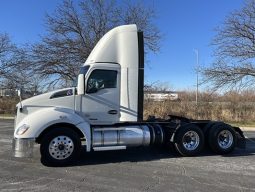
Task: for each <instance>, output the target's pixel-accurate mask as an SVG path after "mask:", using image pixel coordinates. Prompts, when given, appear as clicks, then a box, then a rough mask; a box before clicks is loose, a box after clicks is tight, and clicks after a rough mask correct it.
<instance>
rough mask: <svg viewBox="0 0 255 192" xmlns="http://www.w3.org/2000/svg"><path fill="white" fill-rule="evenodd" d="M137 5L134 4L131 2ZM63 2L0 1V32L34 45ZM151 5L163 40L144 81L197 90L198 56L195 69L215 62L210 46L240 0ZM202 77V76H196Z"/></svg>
mask: <svg viewBox="0 0 255 192" xmlns="http://www.w3.org/2000/svg"><path fill="white" fill-rule="evenodd" d="M133 1H135V0H133ZM61 2H62V0H1V1H0V33H3V32H6V33H8V34H9V35H10V37H11V39H12V41H13V42H14V43H16V44H18V45H24V44H26V43H33V42H36V41H39V40H40V35H41V36H42V35H43V34H46V32H47V31H46V27H45V14H46V13H49V14H51V13H53V12H54V10H55V8H56V6H57V5H59V4H61ZM145 2H146V4H147V2H148V4H149V5H151V6H153V8H154V9H155V10H156V13H157V18H156V19H155V21H154V23H155V24H156V25H157V26H158V28H159V29H160V31H161V33H162V34H163V39H162V41H161V43H160V52H159V53H157V54H153V53H149V55H148V58H147V60H146V64H145V67H146V69H145V83H147V84H153V83H155V82H161V83H165V84H167V85H169V87H170V89H171V90H175V91H180V90H184V89H185V90H193V89H195V87H196V72H195V68H196V62H197V61H196V53H195V51H194V50H195V49H197V50H198V51H199V65H200V66H209V65H210V64H211V63H212V62H213V57H212V52H213V47H212V46H211V45H210V43H211V41H212V39H213V37H214V36H215V35H216V32H215V28H216V27H217V26H220V25H221V24H222V23H223V22H224V19H225V18H226V16H227V15H229V13H230V12H232V11H234V10H237V9H240V7H242V5H243V3H244V0H150V1H149V0H147V1H146V0H145ZM199 76H200V75H199Z"/></svg>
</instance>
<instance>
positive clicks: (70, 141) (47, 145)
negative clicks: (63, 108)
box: [40, 127, 81, 166]
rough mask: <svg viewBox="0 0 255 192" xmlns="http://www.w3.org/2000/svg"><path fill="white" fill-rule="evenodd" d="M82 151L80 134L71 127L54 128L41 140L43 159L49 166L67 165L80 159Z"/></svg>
mask: <svg viewBox="0 0 255 192" xmlns="http://www.w3.org/2000/svg"><path fill="white" fill-rule="evenodd" d="M80 151H81V140H80V137H79V135H78V134H77V133H76V132H75V131H73V130H72V129H70V128H65V127H63V128H60V127H58V128H54V129H53V130H51V131H49V132H48V133H46V134H45V135H44V137H43V138H42V141H41V146H40V152H41V160H42V163H43V164H44V165H47V166H65V165H69V164H71V163H72V162H74V161H75V160H77V159H78V157H79V155H80Z"/></svg>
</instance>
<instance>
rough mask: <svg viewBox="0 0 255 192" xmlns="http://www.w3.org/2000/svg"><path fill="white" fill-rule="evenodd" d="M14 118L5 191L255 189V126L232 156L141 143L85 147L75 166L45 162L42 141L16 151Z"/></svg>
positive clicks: (0, 176)
mask: <svg viewBox="0 0 255 192" xmlns="http://www.w3.org/2000/svg"><path fill="white" fill-rule="evenodd" d="M12 135H13V121H12V120H1V121H0V191H1V192H2V191H56V192H58V191H111V192H114V191H118V192H122V191H160V192H164V191H166V192H168V191H188V192H190V191H203V192H204V191H206V192H216V191H224V192H228V191H229V192H234V191H255V131H248V132H245V135H246V137H247V148H246V149H245V150H242V149H236V150H235V151H234V152H233V153H231V154H229V155H227V156H220V155H215V154H213V153H211V152H204V153H203V154H202V155H201V156H199V157H180V156H179V155H178V154H176V153H175V152H174V151H170V150H169V151H167V150H165V149H164V150H163V149H160V150H159V149H150V148H136V149H129V150H127V151H110V152H93V153H87V154H86V153H83V155H82V156H81V158H80V160H79V161H78V162H77V163H76V164H74V165H73V166H69V167H45V166H44V165H42V164H41V162H40V154H39V151H38V149H39V148H38V147H39V146H36V148H35V155H34V157H33V158H31V159H25V158H14V157H12V151H11V149H12V145H11V140H12Z"/></svg>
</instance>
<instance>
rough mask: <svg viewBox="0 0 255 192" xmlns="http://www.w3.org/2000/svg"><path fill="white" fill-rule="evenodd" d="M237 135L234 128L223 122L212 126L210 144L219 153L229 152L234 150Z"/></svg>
mask: <svg viewBox="0 0 255 192" xmlns="http://www.w3.org/2000/svg"><path fill="white" fill-rule="evenodd" d="M235 144H236V135H235V131H234V130H233V128H232V127H231V126H229V125H227V124H224V123H221V124H216V125H214V126H212V127H211V129H210V131H209V146H210V148H211V149H212V151H214V152H215V153H217V154H227V153H230V152H232V151H233V150H234V148H235Z"/></svg>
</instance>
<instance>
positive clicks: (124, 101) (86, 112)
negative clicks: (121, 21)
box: [13, 25, 245, 165]
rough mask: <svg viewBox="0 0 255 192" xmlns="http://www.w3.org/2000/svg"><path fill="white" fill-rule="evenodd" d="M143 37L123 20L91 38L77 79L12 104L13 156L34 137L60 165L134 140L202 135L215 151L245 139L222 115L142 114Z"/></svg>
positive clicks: (189, 145) (199, 141) (194, 149)
mask: <svg viewBox="0 0 255 192" xmlns="http://www.w3.org/2000/svg"><path fill="white" fill-rule="evenodd" d="M143 87H144V42H143V33H142V32H141V31H139V30H138V29H137V26H136V25H123V26H119V27H116V28H114V29H112V30H111V31H109V32H108V33H106V34H105V35H104V36H103V37H102V38H101V40H100V41H99V42H98V43H97V45H96V46H95V48H94V49H93V50H92V52H91V54H90V55H89V57H88V58H87V60H86V62H85V63H84V65H83V66H82V67H81V68H80V72H79V74H78V77H77V87H72V88H66V89H61V90H56V91H53V92H49V93H45V94H42V95H38V96H35V97H32V98H29V99H27V100H24V101H21V102H20V103H19V104H17V116H16V119H15V125H14V126H15V130H14V139H13V151H14V156H15V157H30V156H32V154H33V145H34V144H40V152H41V157H42V161H43V162H44V163H45V164H46V165H49V164H54V165H66V164H68V163H71V162H73V161H75V160H77V158H78V156H79V154H80V152H81V149H82V145H85V148H86V152H90V151H105V150H121V149H126V148H127V147H136V146H153V145H157V146H162V145H166V144H169V143H172V144H174V145H175V147H176V149H177V150H178V151H179V152H180V154H182V155H188V156H193V155H196V154H198V153H199V152H200V151H201V150H202V149H203V147H204V146H205V143H206V142H208V143H209V146H210V147H211V148H212V149H213V150H214V151H215V152H217V153H229V152H231V151H232V150H233V149H234V148H235V146H237V145H238V144H239V145H240V146H244V143H245V141H244V136H243V134H242V131H241V130H240V129H239V128H234V127H231V126H230V125H227V124H225V123H223V122H213V121H194V120H189V119H186V118H181V117H176V116H175V117H174V116H169V118H168V119H156V118H149V119H147V120H144V119H143V95H144V94H143Z"/></svg>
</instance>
